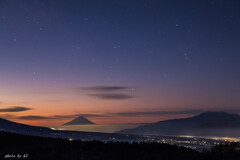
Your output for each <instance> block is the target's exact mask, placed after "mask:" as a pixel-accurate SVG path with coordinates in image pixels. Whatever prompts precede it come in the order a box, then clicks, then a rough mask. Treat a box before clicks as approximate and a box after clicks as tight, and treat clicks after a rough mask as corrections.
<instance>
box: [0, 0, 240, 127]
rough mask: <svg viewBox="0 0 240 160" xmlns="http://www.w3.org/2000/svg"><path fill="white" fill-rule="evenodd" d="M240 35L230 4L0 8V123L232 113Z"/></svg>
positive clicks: (130, 1)
mask: <svg viewBox="0 0 240 160" xmlns="http://www.w3.org/2000/svg"><path fill="white" fill-rule="evenodd" d="M239 28H240V2H239V1H238V0H181V1H179V0H108V1H107V0H101V1H99V0H81V1H76V0H51V1H48V0H32V1H29V0H0V75H1V76H0V102H1V103H0V116H1V117H4V118H7V119H12V120H15V121H19V122H24V123H28V124H37V125H38V124H41V125H47V124H60V123H62V122H65V121H67V119H68V118H69V119H71V118H72V117H74V116H76V115H78V114H86V116H87V117H88V118H89V119H92V120H94V121H95V122H98V123H135V122H154V121H158V120H163V119H168V118H177V117H184V116H189V115H193V114H196V113H199V112H202V111H207V110H216V111H230V112H238V108H239V105H240V85H239V82H240V72H239V68H240V53H239V51H240V45H239V42H240V29H239ZM114 87H115V88H114ZM117 87H118V88H117ZM16 106H20V107H24V108H25V109H23V110H21V109H20V111H19V110H15V111H12V110H11V109H13V110H14V109H15V108H16ZM14 107H15V108H14ZM1 109H2V111H1ZM8 111H10V112H8ZM129 113H130V114H129ZM154 113H155V114H154ZM156 113H159V114H156ZM56 115H58V116H60V117H56ZM33 116H35V118H33ZM61 116H62V117H61ZM24 117H25V118H24ZM50 120H51V121H50Z"/></svg>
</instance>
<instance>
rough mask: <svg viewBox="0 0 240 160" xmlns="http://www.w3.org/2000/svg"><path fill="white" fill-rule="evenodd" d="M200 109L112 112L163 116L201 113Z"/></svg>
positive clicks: (124, 114)
mask: <svg viewBox="0 0 240 160" xmlns="http://www.w3.org/2000/svg"><path fill="white" fill-rule="evenodd" d="M201 112H203V111H200V110H182V111H149V112H148V111H146V112H119V113H112V115H116V116H127V117H128V116H161V115H178V114H189V115H192V114H199V113H201Z"/></svg>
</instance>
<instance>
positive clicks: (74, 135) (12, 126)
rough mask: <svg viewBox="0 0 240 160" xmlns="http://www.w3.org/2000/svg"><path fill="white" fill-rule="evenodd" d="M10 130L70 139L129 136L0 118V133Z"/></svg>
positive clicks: (25, 133)
mask: <svg viewBox="0 0 240 160" xmlns="http://www.w3.org/2000/svg"><path fill="white" fill-rule="evenodd" d="M2 132H11V133H17V134H22V135H31V136H40V137H53V138H68V139H69V138H71V139H88V140H91V139H109V137H116V138H117V137H118V138H121V139H126V138H128V137H129V136H127V137H126V136H124V135H120V134H116V133H99V132H84V131H68V130H55V129H50V128H47V127H39V126H31V125H26V124H21V123H16V122H12V121H9V120H6V119H2V118H0V133H2Z"/></svg>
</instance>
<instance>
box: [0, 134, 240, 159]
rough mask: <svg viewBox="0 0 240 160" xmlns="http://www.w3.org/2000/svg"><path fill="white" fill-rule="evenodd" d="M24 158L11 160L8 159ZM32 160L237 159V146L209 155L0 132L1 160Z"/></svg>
mask: <svg viewBox="0 0 240 160" xmlns="http://www.w3.org/2000/svg"><path fill="white" fill-rule="evenodd" d="M13 155H15V156H17V155H21V156H23V155H24V156H25V157H27V158H23V157H21V158H17V157H15V158H10V156H13ZM5 156H9V158H8V159H33V160H48V159H51V160H54V159H56V160H205V159H211V160H238V159H239V160H240V151H239V144H238V143H233V144H230V145H219V146H216V147H214V148H213V149H212V151H211V152H202V153H199V152H197V151H194V150H192V149H188V148H184V147H178V146H175V145H168V144H160V143H132V144H129V143H123V142H108V143H104V142H100V141H90V142H83V141H80V140H74V141H70V140H68V139H54V138H43V137H34V136H27V135H18V134H14V133H6V132H0V159H6V158H5Z"/></svg>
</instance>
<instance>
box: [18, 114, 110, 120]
mask: <svg viewBox="0 0 240 160" xmlns="http://www.w3.org/2000/svg"><path fill="white" fill-rule="evenodd" d="M78 116H84V117H108V115H99V114H73V115H53V116H39V115H28V116H19V117H16V119H22V120H43V119H69V118H76V117H78Z"/></svg>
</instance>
